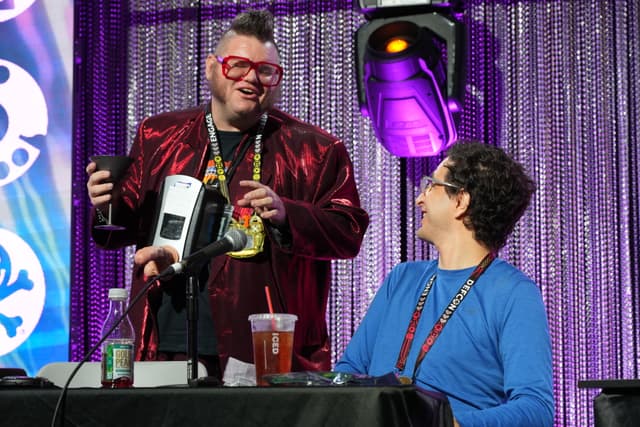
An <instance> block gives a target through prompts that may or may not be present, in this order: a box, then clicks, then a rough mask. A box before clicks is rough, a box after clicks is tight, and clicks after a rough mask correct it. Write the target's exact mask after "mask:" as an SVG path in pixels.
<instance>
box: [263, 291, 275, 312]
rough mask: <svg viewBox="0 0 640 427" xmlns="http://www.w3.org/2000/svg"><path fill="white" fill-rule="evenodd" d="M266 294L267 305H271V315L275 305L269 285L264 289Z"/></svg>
mask: <svg viewBox="0 0 640 427" xmlns="http://www.w3.org/2000/svg"><path fill="white" fill-rule="evenodd" d="M264 293H265V295H266V296H267V304H268V305H269V313H270V314H273V305H272V304H271V293H270V292H269V285H267V286H265V287H264Z"/></svg>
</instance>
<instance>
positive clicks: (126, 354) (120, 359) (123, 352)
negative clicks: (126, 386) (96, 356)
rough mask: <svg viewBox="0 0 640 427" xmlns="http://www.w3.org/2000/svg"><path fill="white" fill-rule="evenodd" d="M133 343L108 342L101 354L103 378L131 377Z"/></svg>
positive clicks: (110, 379) (111, 379)
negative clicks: (103, 370)
mask: <svg viewBox="0 0 640 427" xmlns="http://www.w3.org/2000/svg"><path fill="white" fill-rule="evenodd" d="M132 356H133V344H128V343H125V344H123V343H109V344H107V345H106V346H105V353H104V355H103V360H104V368H105V375H104V379H105V380H107V381H113V380H116V379H118V378H123V377H127V378H133V359H132Z"/></svg>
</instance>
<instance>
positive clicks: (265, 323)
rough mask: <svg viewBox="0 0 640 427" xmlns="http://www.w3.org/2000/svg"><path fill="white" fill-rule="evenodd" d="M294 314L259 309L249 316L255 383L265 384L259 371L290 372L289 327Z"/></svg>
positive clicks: (266, 372)
mask: <svg viewBox="0 0 640 427" xmlns="http://www.w3.org/2000/svg"><path fill="white" fill-rule="evenodd" d="M296 320H298V316H296V315H295V314H284V313H274V314H270V313H262V314H252V315H251V316H249V322H251V332H252V335H253V361H254V363H255V365H256V383H257V384H258V385H259V386H265V385H269V384H268V383H267V382H266V381H264V380H263V379H262V376H263V375H267V374H281V373H286V372H291V352H292V350H293V330H294V327H295V323H296Z"/></svg>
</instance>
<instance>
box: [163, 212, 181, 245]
mask: <svg viewBox="0 0 640 427" xmlns="http://www.w3.org/2000/svg"><path fill="white" fill-rule="evenodd" d="M185 220H186V218H185V217H183V216H178V215H173V214H170V213H165V214H164V215H163V216H162V227H161V228H160V237H163V238H165V239H169V240H180V236H181V235H182V228H183V227H184V222H185Z"/></svg>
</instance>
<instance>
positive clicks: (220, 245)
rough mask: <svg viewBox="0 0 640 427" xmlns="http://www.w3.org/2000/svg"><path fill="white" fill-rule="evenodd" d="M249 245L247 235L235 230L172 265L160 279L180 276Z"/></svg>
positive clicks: (161, 274)
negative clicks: (216, 257) (184, 272)
mask: <svg viewBox="0 0 640 427" xmlns="http://www.w3.org/2000/svg"><path fill="white" fill-rule="evenodd" d="M246 244H247V235H246V234H244V233H243V232H242V231H240V230H237V229H235V228H233V229H231V230H229V231H227V233H226V234H225V235H224V237H223V238H222V239H220V240H217V241H215V242H213V243H211V244H209V245H207V246H205V247H204V248H202V249H200V250H199V251H196V252H194V253H193V254H191V255H189V256H188V257H186V258H185V259H183V260H182V261H179V262H176V263H174V264H171V265H170V266H169V267H167V268H166V269H165V270H164V271H163V272H162V273H160V275H159V276H158V278H165V277H168V276H173V275H176V274H180V273H182V272H183V271H186V270H190V269H193V268H195V267H198V266H199V265H201V264H203V263H204V262H206V261H208V260H210V259H211V258H213V257H215V256H218V255H222V254H224V253H227V252H229V251H239V250H241V249H244V247H245V245H246Z"/></svg>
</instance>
